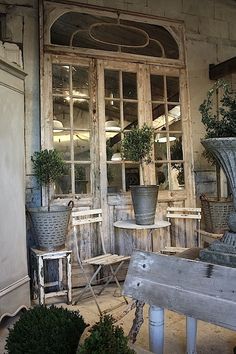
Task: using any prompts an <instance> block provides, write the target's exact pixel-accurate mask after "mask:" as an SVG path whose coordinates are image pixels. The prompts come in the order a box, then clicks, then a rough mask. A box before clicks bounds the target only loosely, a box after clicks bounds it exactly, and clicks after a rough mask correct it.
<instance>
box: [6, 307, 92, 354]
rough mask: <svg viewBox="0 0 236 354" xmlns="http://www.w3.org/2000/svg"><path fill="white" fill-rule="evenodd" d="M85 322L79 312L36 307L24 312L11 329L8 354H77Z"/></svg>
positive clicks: (8, 339)
mask: <svg viewBox="0 0 236 354" xmlns="http://www.w3.org/2000/svg"><path fill="white" fill-rule="evenodd" d="M86 326H87V325H86V324H85V322H84V320H83V318H82V316H81V315H80V314H79V312H76V311H69V310H67V309H64V308H62V307H60V308H58V307H55V306H51V307H45V306H36V307H34V308H32V309H30V310H27V311H25V312H24V313H22V315H21V316H20V319H19V320H18V321H17V322H16V323H15V325H14V327H13V328H12V329H10V330H9V335H8V337H7V341H6V350H7V352H8V353H9V354H16V353H24V354H32V353H35V354H59V353H60V354H76V351H77V347H78V344H79V340H80V337H81V335H82V333H83V332H84V329H85V328H86Z"/></svg>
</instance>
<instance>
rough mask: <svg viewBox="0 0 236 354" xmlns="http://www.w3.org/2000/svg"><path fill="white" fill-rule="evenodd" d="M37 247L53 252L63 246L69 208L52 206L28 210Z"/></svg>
mask: <svg viewBox="0 0 236 354" xmlns="http://www.w3.org/2000/svg"><path fill="white" fill-rule="evenodd" d="M29 212H30V216H31V220H32V224H33V232H34V234H35V236H36V242H37V247H38V248H39V249H42V250H46V251H55V250H58V249H60V248H63V247H64V246H65V241H66V235H67V232H68V222H69V219H70V213H71V207H69V206H62V205H53V206H51V208H50V211H48V209H47V207H40V208H31V209H29Z"/></svg>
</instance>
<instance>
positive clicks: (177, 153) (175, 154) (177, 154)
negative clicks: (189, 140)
mask: <svg viewBox="0 0 236 354" xmlns="http://www.w3.org/2000/svg"><path fill="white" fill-rule="evenodd" d="M172 135H173V137H175V140H174V141H172V142H171V143H170V158H171V160H183V148H182V136H181V134H172Z"/></svg>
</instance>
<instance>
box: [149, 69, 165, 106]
mask: <svg viewBox="0 0 236 354" xmlns="http://www.w3.org/2000/svg"><path fill="white" fill-rule="evenodd" d="M151 98H152V101H164V77H163V76H159V75H151Z"/></svg>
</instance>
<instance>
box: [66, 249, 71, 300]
mask: <svg viewBox="0 0 236 354" xmlns="http://www.w3.org/2000/svg"><path fill="white" fill-rule="evenodd" d="M66 260H67V265H66V269H67V286H68V289H67V290H68V292H67V301H68V304H71V302H72V296H71V254H70V253H69V254H68V255H67V257H66Z"/></svg>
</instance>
